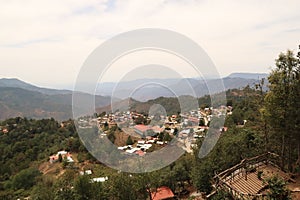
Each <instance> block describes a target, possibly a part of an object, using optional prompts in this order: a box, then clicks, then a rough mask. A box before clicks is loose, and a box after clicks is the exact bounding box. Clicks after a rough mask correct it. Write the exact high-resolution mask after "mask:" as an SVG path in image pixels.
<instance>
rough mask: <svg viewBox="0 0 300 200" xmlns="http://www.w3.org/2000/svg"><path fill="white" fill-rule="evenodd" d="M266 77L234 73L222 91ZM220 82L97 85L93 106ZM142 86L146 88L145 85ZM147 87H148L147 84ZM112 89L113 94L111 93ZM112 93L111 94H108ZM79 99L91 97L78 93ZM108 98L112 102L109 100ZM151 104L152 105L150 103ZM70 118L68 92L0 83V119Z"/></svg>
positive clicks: (190, 91) (199, 92) (194, 90)
mask: <svg viewBox="0 0 300 200" xmlns="http://www.w3.org/2000/svg"><path fill="white" fill-rule="evenodd" d="M266 77H267V74H249V73H234V74H231V75H230V76H228V77H225V78H223V80H222V81H223V83H224V87H225V89H226V90H227V89H233V88H243V87H245V86H247V85H250V86H253V85H254V84H256V83H258V82H259V79H261V78H266ZM219 81H220V80H216V79H209V80H206V81H204V80H201V79H192V78H187V79H140V80H134V81H128V82H121V83H119V84H117V83H101V84H99V85H98V88H97V91H96V93H97V95H96V98H95V106H96V107H97V108H101V107H107V106H109V105H110V104H111V102H112V101H111V100H112V99H113V102H117V101H120V100H121V99H127V98H128V97H131V98H133V99H135V100H137V101H148V100H150V99H156V98H158V97H176V96H181V95H193V96H197V97H201V96H204V95H206V94H213V93H217V92H220V90H221V89H222V88H213V90H211V91H208V89H207V86H206V84H210V85H214V84H215V83H216V82H219ZM145 83H146V84H145ZM147 83H148V84H147ZM114 89H115V90H114ZM112 91H114V92H112ZM80 95H81V96H82V98H83V99H85V98H88V97H90V95H91V94H87V93H83V92H81V93H80ZM111 96H112V98H111ZM151 102H155V101H153V100H152V101H151ZM16 116H21V117H28V118H50V117H53V118H56V119H58V120H65V119H69V118H72V91H71V90H57V89H49V88H42V87H38V86H34V85H32V84H28V83H26V82H23V81H21V80H18V79H6V78H3V79H0V119H1V120H2V119H6V118H11V117H16Z"/></svg>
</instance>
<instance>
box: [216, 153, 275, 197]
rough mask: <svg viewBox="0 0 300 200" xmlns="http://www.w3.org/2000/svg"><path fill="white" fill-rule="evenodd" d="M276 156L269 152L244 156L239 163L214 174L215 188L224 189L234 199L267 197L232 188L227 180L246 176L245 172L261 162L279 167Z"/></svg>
mask: <svg viewBox="0 0 300 200" xmlns="http://www.w3.org/2000/svg"><path fill="white" fill-rule="evenodd" d="M278 158H279V156H278V155H276V154H274V153H271V152H267V153H265V154H262V155H259V156H255V157H252V158H246V159H244V160H242V161H241V162H240V163H239V164H237V165H235V166H233V167H231V168H229V169H227V170H225V171H223V172H221V173H219V174H216V175H215V177H214V181H215V187H216V189H217V190H218V189H219V188H222V189H223V190H226V191H227V192H229V193H230V194H231V195H232V196H233V197H234V198H236V199H262V200H263V199H267V197H266V195H264V194H250V193H243V192H241V191H239V190H238V189H237V188H234V187H233V186H232V185H230V184H229V183H228V182H231V181H234V180H235V179H237V178H241V177H245V176H247V173H249V172H251V171H252V170H256V169H257V168H258V167H259V166H261V165H263V164H266V165H268V164H271V165H273V166H275V167H277V168H279V167H278V165H277V164H278V163H279V161H280V160H279V159H278Z"/></svg>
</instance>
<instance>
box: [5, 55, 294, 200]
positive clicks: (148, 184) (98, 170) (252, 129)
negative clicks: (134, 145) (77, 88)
mask: <svg viewBox="0 0 300 200" xmlns="http://www.w3.org/2000/svg"><path fill="white" fill-rule="evenodd" d="M275 64H276V66H275V67H274V68H273V70H272V71H271V73H270V76H269V77H268V82H269V84H268V88H269V89H268V91H264V89H263V88H265V87H266V85H265V82H266V80H261V82H260V84H257V85H256V87H255V88H251V87H245V88H244V89H232V90H228V91H227V92H226V95H227V104H228V105H230V106H232V107H233V112H232V115H229V116H228V117H227V118H226V121H225V126H227V127H228V131H227V132H225V133H223V134H222V135H221V137H220V139H219V141H218V143H217V144H216V146H215V147H214V149H213V150H212V151H211V152H210V153H209V155H208V156H206V157H205V158H202V159H200V158H198V156H197V155H198V154H197V152H198V151H199V149H197V148H195V149H194V152H195V153H194V154H188V153H186V154H184V155H183V156H182V157H181V158H180V159H178V160H177V161H176V162H174V163H172V164H171V165H170V166H167V167H165V168H163V169H161V170H158V171H154V172H151V173H145V174H128V173H123V172H118V171H116V170H112V169H108V168H107V167H105V166H104V165H102V164H101V163H99V162H98V161H97V160H95V159H94V158H93V157H92V156H91V155H90V154H89V153H88V152H87V151H86V150H85V148H84V146H83V145H82V143H81V141H80V139H79V137H78V135H77V133H76V130H75V127H74V124H73V122H72V120H69V121H66V122H64V123H63V125H62V124H60V123H58V122H57V121H56V120H54V119H42V120H34V119H27V118H20V117H17V118H12V119H7V120H5V121H2V122H1V123H0V127H1V130H3V129H7V130H6V133H4V132H3V131H2V132H3V133H2V132H1V135H0V155H1V158H0V199H15V198H24V197H31V199H43V200H47V199H49V200H50V199H51V200H52V199H59V200H63V199H78V200H79V199H80V200H84V199H108V200H110V199H128V200H129V199H147V198H149V191H150V189H153V188H158V187H160V186H162V185H163V186H168V187H170V188H171V189H172V190H173V191H174V192H175V193H176V194H177V195H178V196H180V195H181V194H185V193H186V191H187V189H188V188H190V187H193V188H195V190H197V191H199V192H202V193H204V194H209V193H210V192H211V191H212V190H213V185H212V184H213V182H212V178H213V176H214V175H215V173H218V172H221V171H223V170H225V169H227V168H229V167H231V166H234V165H235V164H237V163H239V162H240V161H241V160H242V159H244V158H247V157H252V156H256V155H259V154H262V153H264V152H274V153H276V154H278V155H280V160H279V161H280V162H279V164H280V167H281V168H282V170H284V171H286V172H291V173H293V174H299V173H300V127H299V124H300V121H299V120H300V114H299V107H300V105H299V104H300V101H299V99H300V97H299V95H300V83H299V81H300V76H299V73H300V69H299V67H300V52H299V53H298V54H297V55H294V53H293V52H292V51H287V52H286V53H281V54H280V55H279V57H278V58H277V59H276V63H275ZM169 100H170V99H164V98H159V99H158V100H157V101H158V102H164V103H165V104H168V105H171V106H176V105H177V103H176V101H173V100H172V103H169ZM153 102H154V103H155V100H152V102H151V103H153ZM162 104H163V103H162ZM209 104H210V99H209V96H205V97H203V98H200V99H199V106H200V107H201V106H203V107H205V106H209ZM170 109H171V108H170ZM174 112H178V111H177V110H176V109H174ZM244 120H247V123H243V122H244ZM197 142H198V145H197V146H198V147H200V146H201V143H202V142H203V139H201V138H200V139H198V141H197ZM62 149H64V150H67V151H70V152H72V153H74V154H76V156H77V159H78V163H79V164H81V165H78V166H75V165H71V164H66V163H64V162H61V163H57V165H58V166H59V167H58V169H59V170H58V171H57V172H56V174H55V176H53V175H49V174H47V173H43V172H41V170H39V168H40V166H41V165H42V164H43V163H45V162H48V159H49V156H50V155H52V154H54V153H56V152H57V151H59V150H62ZM87 163H88V164H89V167H90V168H93V170H94V171H95V174H97V175H103V176H108V177H109V179H108V180H107V181H106V182H103V183H100V182H99V183H91V182H90V176H89V175H84V176H80V175H79V173H78V172H79V167H80V166H86V165H88V164H87ZM61 171H63V173H60V172H61ZM271 191H272V190H271ZM275 197H276V196H275ZM213 198H214V199H225V198H229V197H228V195H227V194H226V193H222V192H220V193H218V194H217V195H215V196H214V197H213Z"/></svg>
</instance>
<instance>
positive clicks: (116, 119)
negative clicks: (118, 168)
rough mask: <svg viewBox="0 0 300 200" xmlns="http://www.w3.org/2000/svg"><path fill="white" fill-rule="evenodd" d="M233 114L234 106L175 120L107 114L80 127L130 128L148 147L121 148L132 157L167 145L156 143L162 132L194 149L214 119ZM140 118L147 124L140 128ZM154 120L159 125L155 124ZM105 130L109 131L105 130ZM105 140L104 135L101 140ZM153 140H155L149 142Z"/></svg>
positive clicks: (179, 116)
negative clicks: (152, 148)
mask: <svg viewBox="0 0 300 200" xmlns="http://www.w3.org/2000/svg"><path fill="white" fill-rule="evenodd" d="M231 113H232V107H231V106H220V107H218V108H213V107H207V108H204V109H200V108H199V109H198V110H192V111H189V112H186V113H181V114H178V115H171V116H164V115H160V116H145V115H143V114H140V113H137V112H131V111H125V112H115V113H109V114H105V115H104V116H102V117H98V118H95V117H94V118H90V119H80V120H79V125H80V126H81V127H84V128H86V127H92V126H97V127H98V128H99V129H100V130H107V129H108V128H111V127H114V126H117V127H118V128H120V129H122V128H129V129H131V130H132V131H131V132H132V133H135V136H138V137H140V138H141V140H140V141H139V142H141V141H144V142H145V144H141V143H139V142H138V144H136V146H134V147H133V146H131V145H127V146H122V147H118V149H119V150H121V151H124V152H126V153H128V154H138V155H144V154H145V153H146V151H147V150H148V149H149V148H150V147H151V145H152V144H153V143H155V144H161V145H163V144H164V142H162V141H159V140H157V139H153V138H154V137H155V136H156V135H158V134H159V133H161V132H167V133H169V134H170V136H173V135H175V136H176V137H177V138H178V139H179V141H181V142H182V143H183V144H184V145H185V146H186V145H190V146H193V145H195V143H196V140H197V139H198V138H201V137H205V134H206V132H207V130H208V128H209V123H210V121H211V120H212V118H213V117H223V116H224V117H225V116H226V115H228V114H231ZM137 118H142V119H143V120H144V122H146V123H144V124H136V123H135V122H136V121H135V119H137ZM154 118H155V123H151V122H152V120H154ZM147 124H148V125H147ZM104 127H106V129H103V128H104ZM175 131H176V133H175ZM225 131H227V128H226V127H222V128H221V129H220V132H225ZM105 136H106V134H105V131H104V132H102V134H101V136H100V137H105ZM149 137H150V138H152V139H149Z"/></svg>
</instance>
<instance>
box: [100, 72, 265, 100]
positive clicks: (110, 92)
mask: <svg viewBox="0 0 300 200" xmlns="http://www.w3.org/2000/svg"><path fill="white" fill-rule="evenodd" d="M267 76H268V74H265V73H232V74H230V75H229V76H227V77H225V78H222V81H223V83H224V87H220V86H218V83H220V79H206V80H203V79H200V78H184V79H138V80H133V81H127V82H121V83H101V84H99V85H98V88H97V90H96V92H97V94H100V95H104V96H113V97H116V98H120V99H125V98H127V97H131V98H133V99H136V100H138V101H148V100H151V99H155V98H158V97H176V96H181V95H191V96H196V97H201V96H204V95H207V94H214V93H218V92H221V91H222V90H223V89H225V90H228V89H233V88H243V87H245V86H247V85H250V86H253V85H255V84H257V83H258V82H259V80H260V79H262V78H266V77H267ZM207 85H209V86H210V91H209V90H208V87H207Z"/></svg>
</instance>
